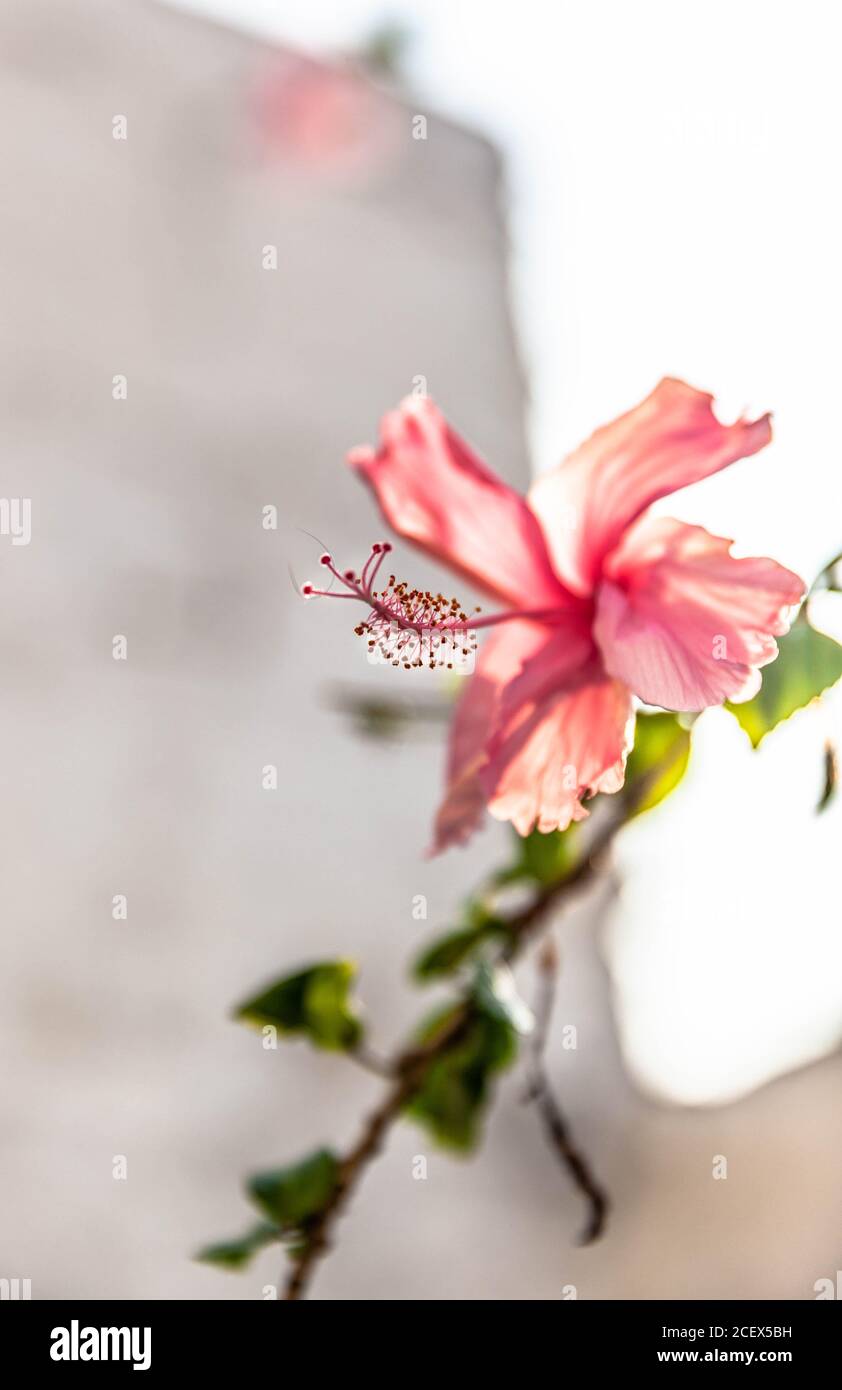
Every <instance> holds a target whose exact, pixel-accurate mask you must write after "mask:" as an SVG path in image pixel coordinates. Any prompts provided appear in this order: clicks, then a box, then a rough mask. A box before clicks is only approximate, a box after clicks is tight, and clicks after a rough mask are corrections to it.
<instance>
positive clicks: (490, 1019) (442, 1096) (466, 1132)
mask: <svg viewBox="0 0 842 1390" xmlns="http://www.w3.org/2000/svg"><path fill="white" fill-rule="evenodd" d="M452 1012H453V1010H452V1008H448V1009H445V1010H444V1011H439V1012H438V1013H437V1014H436V1015H435V1016H434V1017H433V1018H432V1019H431V1020H430V1021H429V1022H428V1024H427V1025H426V1026H425V1027H424V1029H423V1030H422V1033H421V1039H420V1040H421V1041H427V1040H429V1038H430V1037H433V1036H435V1034H436V1033H437V1032H438V1031H439V1029H440V1028H442V1027H443V1026H445V1025H446V1022H447V1020H448V1019H449V1018H450V1017H451V1015H452ZM516 1055H517V1033H516V1032H515V1029H514V1028H513V1027H512V1025H511V1023H510V1022H508V1021H507V1020H506V1019H504V1018H502V1017H499V1016H498V1015H497V1013H496V1012H490V1011H488V1010H487V1009H486V1007H485V1005H484V1003H483V1000H482V999H478V1000H475V1001H474V1007H473V1012H472V1015H471V1018H470V1021H469V1023H468V1026H467V1028H466V1030H465V1033H464V1035H463V1036H462V1037H461V1038H460V1041H459V1042H458V1043H457V1044H456V1045H455V1046H454V1047H453V1048H450V1049H448V1051H447V1052H445V1053H444V1054H443V1055H442V1056H441V1057H437V1058H436V1060H435V1061H434V1062H433V1063H432V1065H431V1066H430V1068H429V1070H428V1071H427V1074H426V1076H425V1078H424V1081H423V1084H422V1086H421V1088H420V1090H419V1091H418V1092H417V1093H416V1095H415V1096H414V1098H413V1099H412V1101H410V1103H409V1105H408V1106H407V1108H406V1111H405V1113H406V1114H407V1115H408V1116H409V1117H410V1118H411V1119H413V1120H415V1121H416V1122H417V1123H418V1124H420V1125H422V1126H423V1127H424V1128H425V1129H426V1130H427V1131H428V1132H429V1133H430V1134H431V1135H432V1137H433V1138H434V1139H435V1140H436V1142H437V1143H439V1144H441V1145H442V1146H443V1147H445V1148H450V1149H456V1150H460V1151H462V1152H467V1151H469V1150H470V1149H472V1148H473V1147H474V1146H475V1144H476V1143H477V1140H478V1139H479V1137H480V1131H481V1122H482V1117H483V1113H484V1111H485V1108H486V1105H487V1104H488V1101H489V1099H490V1094H491V1085H492V1080H493V1077H494V1075H495V1074H496V1073H497V1072H499V1071H502V1070H503V1069H504V1068H505V1067H507V1066H510V1065H511V1063H512V1062H513V1061H514V1059H515V1057H516Z"/></svg>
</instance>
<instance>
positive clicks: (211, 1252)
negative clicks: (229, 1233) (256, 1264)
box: [196, 1221, 280, 1269]
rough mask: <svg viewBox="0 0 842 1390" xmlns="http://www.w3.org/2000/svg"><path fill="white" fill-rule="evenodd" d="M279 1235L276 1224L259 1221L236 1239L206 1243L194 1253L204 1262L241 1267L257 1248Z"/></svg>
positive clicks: (226, 1266) (277, 1237)
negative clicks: (211, 1243) (257, 1224)
mask: <svg viewBox="0 0 842 1390" xmlns="http://www.w3.org/2000/svg"><path fill="white" fill-rule="evenodd" d="M279 1237H280V1232H279V1230H278V1228H277V1227H276V1226H269V1225H267V1224H266V1223H265V1222H262V1221H261V1223H260V1225H259V1226H253V1227H252V1228H251V1230H250V1231H246V1233H245V1235H242V1236H240V1237H239V1238H237V1239H234V1240H222V1241H219V1242H218V1243H217V1244H216V1245H206V1246H205V1247H204V1249H203V1250H200V1251H199V1253H198V1254H197V1255H196V1259H197V1260H201V1261H202V1262H203V1263H204V1264H209V1265H219V1266H220V1267H221V1268H222V1269H243V1268H244V1267H245V1265H247V1264H248V1263H249V1261H250V1260H251V1258H252V1256H253V1255H255V1254H256V1253H257V1251H258V1250H260V1249H261V1248H262V1247H263V1246H264V1245H268V1244H269V1243H270V1241H273V1240H278V1239H279Z"/></svg>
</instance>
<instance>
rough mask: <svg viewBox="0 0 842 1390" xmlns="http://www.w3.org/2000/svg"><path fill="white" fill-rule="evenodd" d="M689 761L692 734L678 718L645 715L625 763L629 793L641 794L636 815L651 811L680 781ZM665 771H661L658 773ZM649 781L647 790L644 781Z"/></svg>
mask: <svg viewBox="0 0 842 1390" xmlns="http://www.w3.org/2000/svg"><path fill="white" fill-rule="evenodd" d="M689 758H690V730H689V729H686V728H685V727H684V726H683V724H681V723H680V721H679V719H678V716H677V715H675V714H667V713H663V714H642V713H639V714H638V716H637V720H636V722H635V732H634V748H633V749H632V751H631V753H630V754H629V759H628V762H627V763H626V789H627V793H631V795H632V796H634V795H635V791H636V790H642V792H643V794H642V796H641V800H640V801H639V802H637V803H636V804H635V807H634V811H633V815H635V816H639V815H640V814H641V813H642V812H643V811H650V810H651V809H652V807H653V806H657V805H658V802H659V801H663V799H664V797H665V796H669V794H670V792H671V791H674V790H675V788H676V787H677V786H678V784H679V782H680V781H681V779H682V777H683V776H684V773H685V772H686V770H687V763H688V760H689ZM659 767H662V769H663V770H662V771H660V772H659V771H658V770H657V769H658V768H659ZM644 778H645V779H647V783H646V786H645V788H644V787H643V786H642V783H643V779H644Z"/></svg>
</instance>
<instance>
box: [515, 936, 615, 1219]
mask: <svg viewBox="0 0 842 1390" xmlns="http://www.w3.org/2000/svg"><path fill="white" fill-rule="evenodd" d="M538 972H539V974H538V984H539V992H538V998H537V1000H536V1004H535V1029H534V1032H533V1034H532V1038H531V1046H530V1049H529V1088H528V1091H527V1094H526V1097H525V1099H526V1100H527V1101H530V1102H531V1103H532V1104H534V1105H535V1106H536V1108H537V1110H538V1113H539V1115H540V1117H541V1120H542V1121H543V1124H544V1128H545V1130H546V1132H547V1135H548V1137H549V1140H550V1143H551V1144H552V1145H553V1147H554V1149H555V1150H556V1152H557V1154H558V1156H559V1158H560V1159H561V1161H562V1163H563V1164H564V1167H565V1168H566V1169H567V1172H568V1173H569V1175H570V1177H571V1178H572V1179H573V1182H574V1184H575V1186H576V1187H577V1188H578V1190H579V1191H580V1192H581V1194H582V1196H583V1197H584V1198H585V1201H586V1203H587V1207H588V1219H587V1222H586V1224H585V1228H584V1230H583V1232H582V1235H581V1237H580V1244H582V1245H590V1244H591V1242H592V1241H595V1240H597V1239H598V1237H599V1236H600V1235H601V1234H602V1231H603V1229H604V1226H605V1217H606V1215H607V1212H608V1198H607V1196H606V1194H605V1192H604V1191H603V1189H602V1188H601V1187H600V1185H599V1183H598V1182H597V1180H596V1178H595V1177H594V1174H593V1172H592V1170H591V1167H590V1164H589V1163H588V1160H587V1159H586V1157H585V1156H584V1154H583V1153H582V1152H581V1151H580V1150H579V1149H577V1148H576V1146H575V1144H574V1142H573V1138H572V1136H571V1133H570V1127H569V1125H568V1122H567V1120H566V1119H565V1117H564V1114H563V1112H562V1109H561V1106H560V1105H559V1103H558V1101H557V1100H556V1098H555V1096H554V1095H553V1091H552V1087H551V1086H550V1081H549V1077H548V1076H547V1071H546V1066H545V1064H544V1053H545V1049H546V1044H547V1037H548V1035H549V1029H550V1022H551V1019H552V1012H553V1005H554V1003H555V993H556V980H557V976H558V952H557V951H556V948H555V943H554V942H553V940H552V938H551V937H550V938H549V939H548V940H547V941H545V942H544V945H543V947H542V949H541V954H540V956H539V958H538Z"/></svg>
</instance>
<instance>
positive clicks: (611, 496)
mask: <svg viewBox="0 0 842 1390" xmlns="http://www.w3.org/2000/svg"><path fill="white" fill-rule="evenodd" d="M712 402H713V397H712V396H709V395H706V394H705V393H703V392H700V391H696V390H694V389H693V388H692V387H690V386H688V385H686V383H684V382H682V381H677V380H674V379H671V378H666V379H664V380H663V381H661V382H660V384H659V385H658V386H657V387H656V388H655V390H654V391H653V392H652V394H651V395H649V396H647V398H646V399H645V400H644V401H642V402H641V403H640V405H638V406H636V407H635V408H634V409H633V410H630V411H628V412H627V413H626V414H625V415H622V416H620V417H619V419H617V420H615V421H614V422H613V423H612V424H610V425H606V426H604V427H603V428H602V429H599V430H597V431H596V433H595V434H593V435H592V436H591V438H590V439H589V440H587V442H586V443H585V444H583V445H581V447H580V448H579V449H577V450H576V451H575V452H574V453H573V454H571V455H570V456H569V457H568V458H567V459H565V460H564V461H563V463H561V464H560V465H559V466H558V467H557V468H556V469H554V470H553V471H551V472H550V473H547V474H545V475H544V476H543V477H541V478H539V479H538V480H537V482H536V483H535V484H534V485H533V487H532V489H531V490H530V492H529V495H528V497H526V498H524V497H521V496H520V495H519V494H518V493H516V492H515V491H513V490H512V489H511V488H510V487H508V486H507V485H506V484H505V483H503V482H501V481H500V479H499V478H497V477H495V476H494V474H493V473H491V472H489V470H488V469H487V468H486V467H485V466H484V465H483V464H482V463H481V461H480V460H479V459H478V458H477V457H476V455H475V454H474V453H473V452H472V451H471V449H470V448H469V447H468V445H467V444H465V443H464V441H463V440H461V439H460V438H459V436H458V435H457V434H455V433H454V431H453V430H452V429H451V428H450V427H449V425H448V424H447V422H446V421H445V419H444V418H443V416H442V415H441V413H440V411H439V410H438V409H437V408H436V406H435V405H434V404H433V403H432V401H430V400H428V399H426V398H408V399H407V400H405V401H404V402H403V403H402V404H401V406H399V407H398V409H397V410H395V411H392V412H390V413H389V414H387V415H386V416H385V417H384V419H383V421H382V424H381V445H380V448H379V450H377V451H375V450H374V449H371V448H361V449H356V450H354V451H353V452H352V454H351V455H350V459H349V461H350V462H351V464H352V465H353V466H354V467H355V468H356V469H357V470H358V471H359V473H360V474H361V475H362V476H363V478H365V480H366V482H367V483H368V484H369V485H370V487H371V488H372V490H373V492H374V493H375V496H376V497H377V500H378V502H379V504H380V507H381V510H382V512H383V514H384V516H385V518H386V520H387V521H388V522H389V523H390V525H391V526H392V527H393V528H394V529H395V530H396V531H397V532H398V533H399V534H400V535H402V536H404V537H406V539H408V540H410V541H413V542H414V543H415V544H416V545H418V546H420V547H421V549H423V550H425V551H426V552H428V554H430V555H432V556H433V557H434V558H435V559H436V560H439V561H441V562H443V563H444V564H446V565H447V566H448V567H449V568H450V569H452V570H455V571H456V572H457V573H459V574H461V575H462V576H464V577H465V578H466V579H468V580H469V581H470V582H471V583H472V584H473V585H475V586H476V587H477V588H479V589H481V590H482V591H484V592H485V593H486V594H488V595H489V596H491V597H493V598H494V599H495V600H496V601H497V602H499V603H502V604H504V605H505V608H506V612H505V613H504V614H501V621H500V625H499V626H498V627H496V628H495V629H494V630H493V631H492V633H491V635H490V637H489V638H488V639H487V641H486V643H485V646H484V648H483V650H482V652H481V654H480V657H479V659H478V662H477V668H476V674H475V675H474V676H473V677H472V678H471V679H470V680H469V682H468V684H467V686H466V689H465V691H464V693H463V695H462V696H461V699H460V701H459V704H458V706H457V709H456V713H455V716H454V720H453V725H452V729H451V736H450V748H449V756H448V769H447V789H446V793H445V797H444V801H443V803H442V805H441V807H440V809H439V812H438V816H437V818H436V829H435V848H436V849H437V850H441V849H444V848H446V847H448V846H449V845H452V844H459V843H464V842H465V841H466V840H467V839H468V837H469V836H470V835H471V834H472V833H473V831H474V830H475V829H476V828H477V827H478V825H479V823H480V821H481V819H482V814H483V810H484V808H485V807H486V806H487V807H488V809H489V811H490V812H491V814H492V815H493V816H495V817H496V818H497V819H499V820H506V821H511V822H512V823H513V824H514V825H515V827H516V828H517V830H518V831H519V832H520V833H521V834H524V835H525V834H528V833H529V832H530V831H531V830H532V829H533V828H534V827H535V826H537V828H538V829H539V830H541V831H550V830H555V829H564V828H565V827H566V826H568V825H569V824H570V822H571V821H573V820H581V819H582V818H583V817H585V816H586V815H587V811H586V810H585V809H584V807H583V806H582V804H581V803H582V798H583V797H585V796H589V795H594V794H595V793H597V792H614V791H618V790H619V788H620V787H621V786H622V784H623V778H624V772H625V762H626V757H627V754H628V752H629V749H630V747H631V744H632V741H633V730H634V710H633V703H632V697H633V696H635V695H636V696H638V697H639V698H640V699H641V700H643V701H645V702H646V703H647V704H652V705H660V706H663V707H664V708H666V709H671V710H701V709H704V708H706V707H707V706H709V705H717V704H721V703H722V702H723V701H725V700H738V701H739V700H746V699H749V698H750V697H751V696H752V695H754V694H755V693H756V692H757V690H758V688H759V686H760V671H759V668H760V667H761V666H764V665H766V664H767V663H768V662H770V661H772V660H773V659H774V657H775V656H776V655H777V645H776V643H775V637H776V636H780V635H781V634H783V633H784V632H786V631H787V629H788V626H789V621H788V617H789V615H788V610H789V609H790V607H791V606H792V605H794V604H796V603H798V601H799V600H800V599H801V598H802V596H803V594H804V589H805V586H804V584H803V582H802V580H801V579H799V578H798V576H797V575H795V574H793V573H792V572H791V571H790V570H787V569H784V568H783V567H782V566H781V565H779V564H777V563H776V562H775V561H774V560H767V559H754V558H752V559H736V558H734V557H733V556H732V555H731V554H730V547H731V542H730V541H728V540H723V539H721V538H720V537H718V536H713V535H711V534H710V533H709V532H708V531H706V530H704V529H703V528H701V527H699V526H690V525H687V524H685V523H684V522H681V521H675V520H672V519H669V518H663V517H655V516H654V515H652V513H651V512H650V511H649V508H650V506H651V504H652V503H653V502H655V501H657V500H658V499H659V498H661V497H664V496H666V495H667V494H668V493H671V492H675V491H677V490H678V489H679V488H683V487H685V486H686V485H687V484H688V483H692V482H696V481H698V480H700V479H702V478H706V477H708V476H709V475H710V474H712V473H716V472H718V471H719V470H720V469H721V468H725V467H726V466H727V465H728V464H730V463H733V462H734V461H735V460H737V459H739V458H743V457H745V456H747V455H749V454H754V453H756V452H757V451H758V450H759V449H762V448H763V447H764V446H765V445H766V444H768V443H769V440H770V438H771V426H770V421H769V416H768V415H764V416H762V417H761V418H760V419H758V420H755V421H748V420H739V421H737V422H736V423H735V424H732V425H724V424H722V423H721V422H720V421H719V420H718V419H717V418H716V416H715V415H714V412H713V409H712Z"/></svg>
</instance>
